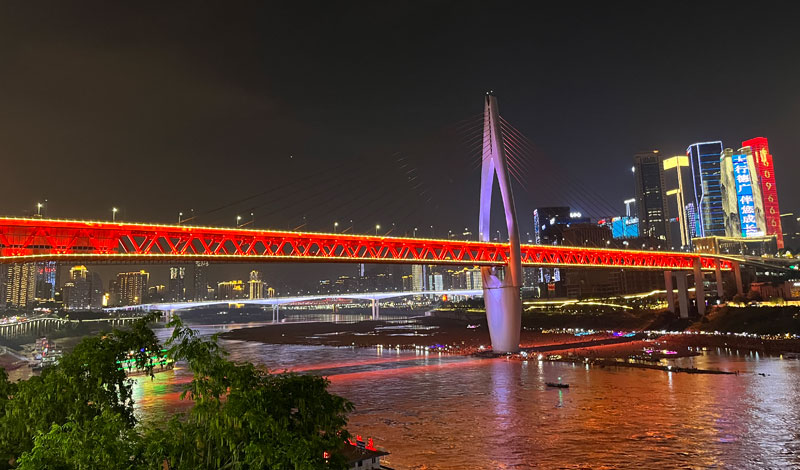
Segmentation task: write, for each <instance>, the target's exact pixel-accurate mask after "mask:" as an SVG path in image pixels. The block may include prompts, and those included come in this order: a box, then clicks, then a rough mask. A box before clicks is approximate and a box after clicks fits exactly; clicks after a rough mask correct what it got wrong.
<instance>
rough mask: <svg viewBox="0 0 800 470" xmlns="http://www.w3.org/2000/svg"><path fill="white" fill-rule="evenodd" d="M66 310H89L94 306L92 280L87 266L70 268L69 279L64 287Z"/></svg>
mask: <svg viewBox="0 0 800 470" xmlns="http://www.w3.org/2000/svg"><path fill="white" fill-rule="evenodd" d="M62 295H63V297H62V299H63V301H64V308H65V309H66V310H88V309H90V308H91V307H92V281H91V276H90V274H89V270H88V269H87V268H86V266H74V267H72V268H71V269H70V270H69V280H68V281H67V282H66V283H65V284H64V287H63V289H62Z"/></svg>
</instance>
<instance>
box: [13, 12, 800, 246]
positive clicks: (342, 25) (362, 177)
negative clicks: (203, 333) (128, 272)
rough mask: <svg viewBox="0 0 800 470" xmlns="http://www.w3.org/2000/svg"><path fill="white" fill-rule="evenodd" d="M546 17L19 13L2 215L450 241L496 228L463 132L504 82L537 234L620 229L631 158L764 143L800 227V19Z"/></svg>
mask: <svg viewBox="0 0 800 470" xmlns="http://www.w3.org/2000/svg"><path fill="white" fill-rule="evenodd" d="M539 3H540V2H526V3H523V2H517V3H510V2H485V3H476V2H463V1H460V2H417V3H405V2H319V3H312V2H283V5H280V6H279V4H277V3H275V4H273V3H271V2H215V3H211V2H96V3H92V2H78V3H73V2H2V3H0V63H1V64H2V68H1V69H0V176H1V177H2V184H0V213H2V214H7V215H22V214H23V213H24V212H25V211H30V210H31V209H32V208H33V207H34V206H35V203H36V202H37V201H40V200H41V199H43V198H48V200H49V207H48V215H49V216H52V217H76V218H109V217H110V208H111V207H112V206H117V207H120V208H121V210H122V215H124V217H125V219H127V220H131V221H163V222H169V221H173V220H176V219H177V213H178V212H179V211H184V212H189V210H190V209H195V213H196V214H197V215H199V216H198V218H197V220H196V221H197V222H198V223H202V224H223V225H231V224H233V221H234V219H235V215H236V214H237V213H246V214H249V212H250V211H252V212H254V214H255V217H256V226H259V227H272V228H286V227H289V228H294V227H297V226H300V225H302V224H303V223H306V224H307V225H305V226H304V227H306V228H308V229H309V230H330V228H331V227H332V222H333V221H334V220H338V221H346V222H342V223H343V224H344V225H349V219H354V223H353V224H354V226H355V227H354V231H357V232H368V231H370V230H372V231H374V226H375V224H376V223H379V224H381V225H382V227H383V228H384V229H383V231H385V229H386V227H389V226H390V225H391V224H392V223H395V224H397V225H398V226H399V227H398V228H397V229H396V230H397V232H398V233H399V232H407V231H409V230H410V229H411V228H413V227H414V226H420V227H423V226H424V227H428V228H427V229H428V230H431V229H430V227H429V226H430V225H431V224H433V225H434V226H435V227H434V229H433V230H432V232H433V233H436V232H438V235H443V234H444V232H446V231H447V230H450V229H452V230H460V229H462V228H463V227H464V226H469V227H474V226H475V225H476V222H477V216H478V213H477V189H478V181H479V180H478V178H479V175H478V172H477V171H474V170H472V167H471V165H472V161H471V157H470V156H469V155H468V152H467V151H465V150H464V148H465V147H463V146H459V145H458V143H459V141H460V142H461V143H464V141H465V140H466V139H467V138H466V137H464V134H463V133H462V134H459V132H461V131H460V130H459V129H461V130H463V129H465V128H468V127H469V124H470V123H472V122H473V121H475V120H476V119H477V118H476V116H477V115H478V114H479V113H481V111H482V100H483V94H484V93H485V91H486V90H489V89H492V90H494V91H495V92H496V94H497V95H498V98H499V102H500V109H501V113H502V114H503V116H504V117H505V118H506V119H507V120H508V121H510V122H511V123H513V124H514V126H515V127H516V128H517V129H518V130H519V131H521V132H522V133H523V134H525V135H526V136H527V138H528V139H530V141H531V142H533V144H534V145H535V147H536V148H537V155H536V157H535V158H533V157H532V159H531V164H530V166H531V167H532V169H531V170H530V171H528V172H526V173H525V174H524V175H523V179H524V180H525V186H526V187H522V186H520V187H518V188H517V189H516V198H517V202H518V209H519V212H520V218H521V219H522V222H523V227H522V229H523V232H524V231H527V230H530V227H529V225H530V221H529V219H530V211H531V210H532V209H533V208H534V207H536V206H538V205H548V204H559V203H564V202H568V203H572V204H573V205H576V206H579V205H581V204H582V203H583V204H588V203H587V202H586V200H587V198H592V197H596V198H597V199H598V200H603V201H610V204H614V205H615V208H617V209H618V211H619V212H620V213H621V212H622V211H623V210H624V209H623V205H622V202H621V201H622V200H623V199H625V198H628V197H631V196H632V194H633V188H632V186H633V185H632V180H631V175H630V166H631V161H632V155H633V153H635V152H637V151H639V150H643V149H653V148H657V149H660V150H661V151H662V152H665V153H667V154H682V153H684V152H685V149H686V147H687V146H688V145H689V144H691V143H692V142H695V141H704V140H716V139H721V140H722V141H723V144H724V145H725V146H726V147H732V148H734V149H735V148H738V147H739V146H740V144H741V141H742V140H744V139H747V138H750V137H754V136H765V137H768V138H769V139H770V146H771V150H772V153H773V155H774V158H775V166H776V170H777V172H776V174H777V183H778V191H779V197H780V200H781V208H782V210H784V211H787V210H796V209H798V210H800V185H797V184H795V175H798V174H800V173H798V172H799V171H800V158H798V149H800V132H798V124H797V122H798V120H797V118H798V115H799V114H800V89H799V87H798V83H800V82H798V77H800V52H798V51H800V28H798V27H797V24H798V21H799V20H800V14H798V10H797V9H796V8H794V9H791V10H790V9H789V8H790V7H789V6H784V5H791V4H790V3H779V2H758V3H757V2H749V6H745V7H738V6H736V5H733V3H732V2H658V4H656V5H647V4H645V3H647V2H637V3H629V4H627V3H621V2H591V3H586V4H584V3H578V2H557V3H558V6H554V5H550V6H541V5H539ZM552 3H556V2H552ZM700 3H702V5H700ZM34 4H35V5H34ZM454 136H455V137H454ZM537 159H538V160H537ZM544 160H547V164H544V163H542V161H544ZM548 165H550V166H548ZM553 165H555V166H553ZM554 168H555V169H554ZM558 169H560V170H558ZM409 171H410V172H412V173H410V175H411V176H409V173H408V172H409ZM554 173H558V175H559V176H558V177H556V176H554ZM414 176H416V177H417V178H414V179H412V180H411V181H409V179H410V178H412V177H414ZM553 181H556V182H558V184H557V186H558V189H557V190H550V189H546V184H545V183H549V184H551V185H552V184H553ZM575 187H579V188H583V191H584V194H589V195H588V196H585V197H577V196H575V194H576V192H575V190H573V188H575ZM258 193H264V194H262V195H261V196H258V197H254V198H252V199H249V200H247V201H244V202H241V203H239V204H232V203H234V202H236V201H237V200H241V199H243V198H246V197H247V196H250V195H255V194H258ZM568 199H571V200H568ZM212 209H218V210H216V211H214V212H208V211H209V210H212ZM576 209H579V210H580V209H582V210H584V211H585V212H591V210H590V208H587V207H583V208H582V207H576ZM593 215H609V214H593ZM304 216H305V217H306V219H305V220H304V219H303V217H304ZM248 217H249V216H248ZM420 230H422V229H420ZM523 236H524V235H523Z"/></svg>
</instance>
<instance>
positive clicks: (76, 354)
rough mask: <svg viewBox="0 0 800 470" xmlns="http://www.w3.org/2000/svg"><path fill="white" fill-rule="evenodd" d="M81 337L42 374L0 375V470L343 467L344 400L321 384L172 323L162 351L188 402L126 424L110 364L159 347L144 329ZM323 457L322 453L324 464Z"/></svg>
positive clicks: (128, 411) (129, 407)
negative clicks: (186, 376) (239, 355)
mask: <svg viewBox="0 0 800 470" xmlns="http://www.w3.org/2000/svg"><path fill="white" fill-rule="evenodd" d="M152 320H153V318H152V317H150V318H147V319H143V320H141V321H140V322H137V323H136V324H135V325H134V326H133V328H131V329H130V330H128V331H119V330H114V331H113V332H112V333H108V334H105V335H103V336H99V337H91V338H86V339H84V340H83V341H82V342H81V343H80V344H79V345H78V346H77V347H76V348H75V350H74V351H73V352H71V353H70V354H68V355H66V356H64V358H63V359H62V361H61V363H60V364H59V365H58V366H55V367H52V368H50V369H47V370H45V371H44V372H43V373H42V375H41V376H39V377H33V378H31V379H29V380H26V381H22V382H19V383H17V384H12V383H9V382H8V380H7V376H6V375H5V373H4V372H3V371H2V369H0V459H1V460H0V468H19V469H42V468H47V469H94V468H104V469H145V468H166V469H175V470H178V469H192V470H196V469H239V470H248V469H256V468H258V469H262V468H263V469H296V470H317V469H321V468H330V469H344V468H346V463H345V462H344V459H343V458H342V457H341V455H340V452H339V451H340V450H341V449H342V446H343V445H344V439H345V438H347V437H349V436H348V434H347V432H346V430H345V425H346V424H347V420H346V416H347V413H348V412H349V411H351V410H352V404H351V403H349V402H348V401H346V400H345V399H343V398H341V397H338V396H335V395H331V394H330V393H328V392H327V387H328V382H327V380H325V379H323V378H321V377H315V376H303V375H297V374H269V373H268V372H267V371H266V370H262V369H259V368H257V367H255V366H254V365H253V364H249V363H246V364H235V363H233V362H231V361H229V360H227V359H226V357H225V352H224V351H223V350H222V349H221V348H220V347H219V345H218V344H217V338H216V337H212V338H211V340H206V339H202V338H199V337H198V336H197V335H196V333H195V332H194V331H193V330H191V329H189V328H187V327H185V326H184V325H183V324H182V323H181V322H180V320H176V321H174V322H173V323H172V324H171V326H173V327H174V332H173V335H172V338H171V339H170V340H169V342H168V346H170V350H169V355H170V356H171V357H172V358H173V359H175V360H181V361H186V363H187V364H188V366H189V368H190V369H191V370H192V372H193V373H194V378H193V380H192V381H191V383H190V384H189V385H188V386H187V389H186V391H185V392H184V395H183V396H182V398H187V399H191V400H193V402H194V406H193V407H192V409H191V411H190V412H189V413H187V414H186V415H177V416H174V417H173V418H172V419H171V420H169V421H168V422H167V423H166V424H165V425H163V426H160V427H159V426H143V425H141V424H137V423H136V419H135V417H134V415H133V401H132V399H131V385H132V381H131V380H130V379H128V378H127V377H126V375H125V373H124V371H121V370H119V368H118V366H117V363H116V361H118V360H121V359H123V358H126V357H127V356H128V354H129V353H130V352H131V351H134V352H135V354H136V358H137V365H138V366H139V367H144V366H145V365H146V363H147V362H146V361H147V357H146V356H147V355H146V354H145V351H157V350H159V349H160V346H159V345H158V342H157V340H156V338H155V335H154V334H153V332H152V330H150V329H149V328H148V327H147V323H148V322H149V321H152ZM324 452H329V453H330V455H331V458H330V459H329V460H328V461H325V460H324V459H323V454H324Z"/></svg>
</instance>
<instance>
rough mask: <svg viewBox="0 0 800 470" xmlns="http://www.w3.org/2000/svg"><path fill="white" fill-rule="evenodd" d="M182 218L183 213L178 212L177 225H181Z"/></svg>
mask: <svg viewBox="0 0 800 470" xmlns="http://www.w3.org/2000/svg"><path fill="white" fill-rule="evenodd" d="M182 217H183V212H178V225H180V224H181V218H182Z"/></svg>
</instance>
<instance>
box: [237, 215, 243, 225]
mask: <svg viewBox="0 0 800 470" xmlns="http://www.w3.org/2000/svg"><path fill="white" fill-rule="evenodd" d="M241 220H242V216H241V215H237V216H236V227H239V221H241Z"/></svg>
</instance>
